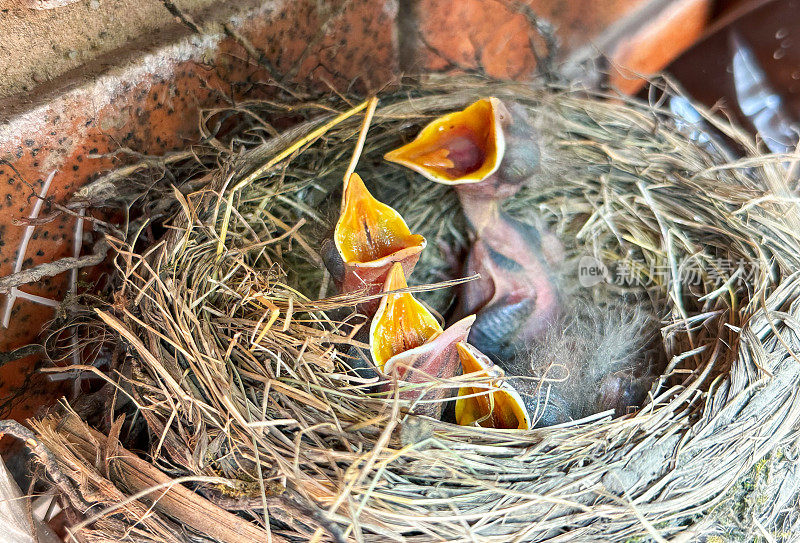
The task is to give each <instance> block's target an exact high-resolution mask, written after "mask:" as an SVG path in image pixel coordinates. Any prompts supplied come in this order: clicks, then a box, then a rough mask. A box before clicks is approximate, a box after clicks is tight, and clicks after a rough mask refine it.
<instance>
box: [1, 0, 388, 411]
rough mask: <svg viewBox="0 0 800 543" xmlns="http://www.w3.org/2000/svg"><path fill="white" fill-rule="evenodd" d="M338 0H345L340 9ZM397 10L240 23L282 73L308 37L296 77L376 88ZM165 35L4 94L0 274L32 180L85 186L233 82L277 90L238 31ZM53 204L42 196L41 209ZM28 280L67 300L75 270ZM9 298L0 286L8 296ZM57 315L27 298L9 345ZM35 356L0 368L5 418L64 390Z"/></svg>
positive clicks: (267, 11)
mask: <svg viewBox="0 0 800 543" xmlns="http://www.w3.org/2000/svg"><path fill="white" fill-rule="evenodd" d="M267 5H268V6H275V5H276V3H274V2H269V3H267ZM338 5H344V6H345V9H344V10H343V11H341V10H340V11H337V9H336V7H335V6H338ZM321 10H322V11H321ZM395 14H396V5H395V3H394V1H393V0H386V1H381V2H377V1H373V0H352V1H349V2H345V1H344V0H342V2H316V1H314V0H305V1H302V2H296V3H290V2H286V3H285V4H284V5H283V7H281V8H274V7H272V8H263V9H261V10H257V11H255V12H252V13H250V15H249V16H248V17H247V18H245V19H244V20H243V21H241V23H239V27H240V28H239V31H240V32H241V34H242V35H244V36H245V37H246V38H247V39H248V40H249V41H250V42H251V43H252V44H253V45H254V46H256V47H261V48H263V49H264V51H265V53H266V58H267V59H268V60H270V62H271V63H272V64H273V65H275V66H276V68H277V69H278V70H279V71H282V72H286V71H289V70H290V69H291V67H292V66H294V65H295V63H296V61H297V60H298V59H299V58H300V57H301V55H302V54H303V52H304V51H306V48H307V45H308V44H310V47H308V51H307V58H305V60H303V62H302V63H301V66H300V69H299V71H298V74H297V77H296V78H297V79H302V80H305V81H306V82H310V83H311V84H313V85H317V86H320V87H323V86H326V85H328V84H332V85H335V86H338V87H339V88H340V89H344V88H346V87H347V86H348V85H349V84H350V83H351V82H353V81H355V84H356V85H357V86H358V87H361V88H362V89H377V88H379V87H380V86H382V85H384V84H385V83H386V82H387V81H389V80H390V79H391V78H392V77H393V76H394V75H395V73H396V70H397V60H396V59H397V51H396V35H395V32H394V18H395ZM331 15H334V16H333V18H331V17H330V16H331ZM324 21H329V22H328V23H327V25H326V26H325V32H324V34H323V35H322V36H320V37H318V36H317V34H316V30H318V29H319V28H320V26H322V23H323V22H324ZM164 35H165V36H169V38H168V41H167V39H165V41H164V42H162V43H161V44H160V45H158V46H155V47H151V46H148V47H149V48H142V49H137V48H136V47H135V46H133V45H132V46H131V47H130V48H129V49H128V51H127V52H126V53H124V55H118V56H111V57H107V58H104V59H102V60H101V61H100V62H98V63H96V64H95V65H94V66H88V67H86V68H85V69H84V70H83V71H82V72H81V73H78V74H72V75H71V76H69V77H64V78H61V79H59V80H56V81H55V82H53V83H51V84H48V89H47V90H44V89H42V90H40V91H39V92H38V93H33V95H32V97H27V96H26V97H24V98H23V97H15V98H12V99H11V100H6V101H5V103H3V102H0V112H3V113H2V116H3V117H5V118H0V158H2V159H4V160H7V161H8V162H9V163H11V164H13V165H14V167H15V168H16V170H17V172H19V176H18V175H16V174H15V173H14V171H13V170H12V168H10V167H9V166H7V165H4V164H2V163H0V206H2V208H3V211H2V212H0V276H3V275H6V274H8V273H10V272H11V271H12V270H13V265H14V260H15V255H16V250H17V247H18V246H19V243H20V239H21V236H22V234H23V231H24V227H23V226H19V225H16V224H14V222H15V220H17V219H20V218H24V217H27V215H28V213H29V211H30V209H31V206H32V205H33V201H34V200H33V199H32V198H31V195H32V190H31V187H30V186H29V185H28V183H30V184H31V185H32V186H33V187H34V188H36V189H37V190H38V187H40V185H41V182H42V180H43V179H45V178H46V176H47V175H48V174H49V173H50V172H51V171H52V170H54V169H57V170H58V173H57V174H56V176H55V178H54V180H53V183H52V185H51V187H50V190H49V191H48V196H52V197H53V198H54V201H56V202H61V203H63V202H66V201H67V200H68V199H69V198H70V196H71V194H72V193H73V192H74V191H75V190H76V189H78V188H79V187H81V186H82V185H84V184H85V183H87V182H88V181H89V180H91V179H92V178H93V177H96V176H97V175H98V174H99V173H101V172H103V171H106V170H108V169H109V168H110V167H111V166H113V165H116V164H118V160H116V159H111V158H91V157H90V156H89V155H91V154H98V153H100V154H102V153H109V152H112V151H114V150H117V149H118V148H119V147H121V146H123V147H130V148H132V149H134V150H135V151H138V152H142V153H148V154H157V153H163V152H164V151H166V150H168V149H172V148H176V147H181V146H185V145H186V144H187V143H188V142H191V141H193V140H195V139H196V138H197V136H198V134H197V115H198V109H199V108H200V107H208V106H214V105H219V104H222V103H224V96H225V95H228V94H231V93H234V94H235V95H236V96H237V97H245V96H263V95H264V94H265V93H266V92H268V89H267V86H266V85H264V83H265V82H266V81H267V79H268V74H267V73H266V70H264V68H263V67H260V66H259V65H258V64H257V63H256V62H255V61H254V60H253V59H249V58H248V55H247V53H246V51H245V50H244V49H243V48H242V46H241V45H239V44H238V43H237V42H236V41H234V40H233V39H232V38H226V37H223V36H221V35H220V36H216V37H204V38H198V37H196V36H191V37H190V36H188V31H186V30H185V29H183V28H182V27H176V28H175V29H174V32H172V33H169V32H168V33H165V34H164ZM182 39H183V41H181V40H182ZM212 64H213V65H212ZM108 66H112V67H111V68H109V67H108ZM215 68H216V69H215ZM23 100H25V102H23ZM49 211H50V209H48V207H47V206H45V207H44V208H43V209H42V213H41V214H42V215H46V214H47V213H48V212H49ZM74 224H75V223H74V220H73V219H72V218H69V217H64V216H62V217H59V218H58V219H56V220H55V221H53V222H50V223H48V224H44V225H41V226H37V227H36V230H35V232H36V234H37V239H35V240H31V242H30V245H29V247H28V251H27V254H26V258H27V257H29V258H30V261H27V262H26V264H25V267H30V266H32V265H35V264H39V263H42V262H49V261H53V260H55V259H58V258H61V257H63V256H68V255H70V254H71V251H72V242H73V240H72V232H73V229H74ZM23 290H25V291H27V292H31V293H35V294H37V295H40V296H45V297H48V298H52V299H55V300H61V299H62V298H63V296H64V295H65V293H66V290H67V277H66V274H63V275H62V276H59V277H54V278H52V279H48V280H46V281H42V282H41V284H38V285H30V286H27V287H23ZM4 298H5V297H4V296H0V307H2V304H4V303H5V300H4ZM52 317H53V310H52V309H51V308H48V307H44V306H41V305H35V304H32V303H30V302H28V301H25V300H18V301H17V302H16V304H15V306H14V314H13V319H12V324H11V326H10V327H9V329H8V330H3V329H0V352H2V351H8V350H10V349H13V348H15V347H18V346H20V345H24V344H27V343H29V342H31V341H33V340H35V338H36V336H37V334H38V333H39V331H40V330H41V328H42V325H43V324H44V323H45V322H46V321H47V320H49V319H51V318H52ZM34 362H35V360H34V358H33V357H29V358H27V359H24V360H20V361H17V362H16V363H14V364H8V365H6V366H4V367H2V368H0V418H4V417H8V416H12V417H15V418H18V419H19V418H24V417H27V416H29V415H31V414H32V413H33V412H34V411H35V409H36V408H37V407H38V406H39V405H41V404H43V403H47V401H48V400H49V399H50V397H52V395H54V394H57V393H59V392H60V391H59V389H58V388H56V387H53V386H48V385H47V383H45V382H43V380H42V378H41V377H40V376H35V375H33V374H32V368H33V364H34ZM34 391H35V392H34ZM18 393H19V396H16V395H17V394H18ZM12 396H13V399H12Z"/></svg>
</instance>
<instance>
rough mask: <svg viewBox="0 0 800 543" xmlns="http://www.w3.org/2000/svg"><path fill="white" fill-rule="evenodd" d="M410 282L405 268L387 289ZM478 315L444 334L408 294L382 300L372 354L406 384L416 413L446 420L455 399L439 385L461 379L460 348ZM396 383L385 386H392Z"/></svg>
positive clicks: (395, 272)
mask: <svg viewBox="0 0 800 543" xmlns="http://www.w3.org/2000/svg"><path fill="white" fill-rule="evenodd" d="M406 286H407V285H406V280H405V277H404V275H403V269H402V267H401V266H400V264H395V265H394V266H393V267H392V269H391V271H390V272H389V277H388V278H387V280H386V284H385V287H384V290H386V291H391V290H397V289H402V288H405V287H406ZM473 322H475V315H470V316H469V317H465V318H463V319H461V320H460V321H458V322H456V323H455V324H453V325H452V326H449V327H448V328H446V329H445V330H442V327H441V326H439V323H438V322H436V319H435V318H434V317H433V315H432V314H431V313H430V311H428V310H427V309H425V306H423V305H422V304H421V303H419V302H418V301H417V300H415V299H414V297H413V296H412V295H411V294H409V293H402V294H399V293H398V294H387V295H385V296H384V297H383V298H382V299H381V304H380V307H378V311H377V313H375V318H374V319H373V320H372V326H371V327H370V350H371V352H372V359H373V360H374V361H375V365H376V366H377V367H378V368H379V369H380V370H381V372H383V373H384V374H385V375H387V376H393V377H395V378H396V379H397V380H398V381H402V382H403V383H406V384H407V385H413V384H418V385H425V384H427V385H430V386H407V385H403V387H402V388H401V390H400V391H399V397H400V398H401V399H403V400H409V401H411V402H413V403H414V413H416V414H418V415H427V416H429V417H432V418H435V419H439V418H441V413H442V407H443V405H444V402H445V401H446V400H447V398H448V397H449V396H450V389H449V388H448V387H447V386H439V385H438V383H439V382H440V381H443V380H446V379H451V378H453V377H455V376H456V374H457V373H458V369H459V365H460V362H459V358H458V351H457V350H456V347H455V346H456V344H457V343H458V342H459V341H466V339H467V336H468V335H469V330H470V327H471V326H472V323H473ZM393 382H394V381H387V382H385V383H384V384H383V385H382V389H383V390H384V391H389V390H391V389H392V388H393V386H394V384H393Z"/></svg>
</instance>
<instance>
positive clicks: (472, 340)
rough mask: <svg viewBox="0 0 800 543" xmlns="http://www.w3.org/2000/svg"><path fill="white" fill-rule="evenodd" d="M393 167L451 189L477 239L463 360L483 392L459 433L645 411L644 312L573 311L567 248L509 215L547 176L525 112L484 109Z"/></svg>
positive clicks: (446, 124)
mask: <svg viewBox="0 0 800 543" xmlns="http://www.w3.org/2000/svg"><path fill="white" fill-rule="evenodd" d="M385 158H386V159H387V160H390V161H393V162H397V163H399V164H402V165H405V166H408V167H409V168H411V169H413V170H415V171H417V172H419V173H421V174H422V175H424V176H425V177H427V178H428V179H431V180H433V181H436V182H438V183H444V184H448V185H453V186H455V188H456V191H457V194H458V197H459V200H460V202H461V206H462V208H463V211H464V214H465V215H466V217H467V219H468V220H469V222H470V225H471V226H472V228H473V229H474V233H475V241H474V243H473V245H472V247H471V250H470V252H469V255H468V258H467V263H466V273H467V274H468V275H472V274H475V273H479V274H480V275H481V279H480V280H477V281H471V282H469V283H467V284H466V285H465V288H464V290H463V292H462V293H461V296H460V314H462V315H463V314H469V313H473V312H475V313H477V319H476V321H475V323H474V325H473V326H472V331H471V333H470V335H469V341H468V343H469V345H462V346H461V349H460V355H461V361H462V365H463V369H464V372H465V373H473V372H478V373H479V374H480V373H481V372H482V373H483V374H484V375H485V376H486V378H485V381H484V382H485V383H486V384H487V385H486V386H480V383H479V384H478V385H476V386H471V387H462V389H461V391H460V392H459V399H458V400H457V402H456V421H457V422H458V423H459V424H471V425H474V424H479V425H481V426H490V427H499V428H521V429H524V428H530V427H531V426H536V427H540V426H549V425H553V424H559V423H563V422H567V421H569V420H574V419H578V418H582V417H585V416H587V415H590V414H592V413H596V412H600V411H605V410H609V409H612V410H614V411H615V413H616V414H618V415H619V414H623V413H625V412H626V411H627V410H628V409H629V408H630V407H633V406H638V405H640V402H641V401H642V400H643V398H644V393H645V392H646V390H647V389H648V388H649V386H650V383H651V382H652V379H653V375H652V374H651V372H650V371H649V370H650V368H649V365H648V364H647V357H646V356H644V355H643V349H642V346H643V345H644V342H643V341H642V339H641V338H642V337H644V336H646V333H645V329H644V328H645V327H644V325H643V320H644V319H642V318H640V316H641V315H640V312H639V311H638V310H637V311H634V312H633V314H634V315H637V316H636V317H635V318H632V319H627V320H626V319H624V318H623V317H622V316H621V314H619V313H618V312H616V311H614V310H604V309H600V308H594V309H592V310H589V309H585V308H584V306H583V305H582V304H578V303H575V301H574V300H573V301H570V300H566V299H565V294H564V292H561V289H559V283H558V281H557V277H556V275H555V273H554V271H553V268H552V264H553V263H554V258H553V255H557V254H559V253H560V244H558V243H557V242H556V241H555V240H554V239H553V238H552V236H550V235H549V234H547V233H542V232H540V231H539V230H537V229H535V228H533V227H532V226H529V225H527V224H523V223H521V222H519V221H516V220H514V219H513V218H511V217H510V216H508V215H507V214H506V213H505V212H503V210H502V208H501V206H502V203H503V201H504V200H506V199H508V198H510V197H512V196H514V195H515V194H516V193H517V191H518V190H519V189H520V188H521V187H522V186H523V185H525V184H527V185H529V186H530V185H531V184H532V183H534V182H535V181H532V180H538V178H539V177H540V175H541V172H540V150H539V142H538V138H537V134H536V130H535V129H534V127H533V124H532V123H531V122H530V120H529V119H528V118H527V116H526V114H525V111H524V109H523V108H521V107H519V106H517V105H515V104H511V105H510V106H508V107H507V106H506V105H505V104H503V102H501V101H500V100H498V99H496V98H487V99H483V100H479V101H478V102H476V103H474V104H472V105H470V106H468V107H467V108H465V109H464V110H462V111H458V112H455V113H451V114H449V115H445V116H443V117H440V118H439V119H436V120H435V121H433V122H432V123H430V124H429V125H427V126H426V127H425V128H423V130H422V131H421V132H420V134H419V135H418V136H417V138H416V139H415V140H414V141H412V142H411V143H409V144H407V145H405V146H403V147H401V148H399V149H396V150H394V151H391V152H390V153H387V154H386V156H385ZM568 306H569V307H568ZM585 307H588V306H585ZM582 308H583V309H582ZM642 314H643V313H642ZM485 355H488V356H485ZM493 363H496V364H497V366H495V365H494V364H493ZM556 369H558V370H560V372H557V375H554V370H556ZM503 370H505V373H506V374H507V375H508V376H509V377H505V376H504V374H503Z"/></svg>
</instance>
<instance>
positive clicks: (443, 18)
mask: <svg viewBox="0 0 800 543" xmlns="http://www.w3.org/2000/svg"><path fill="white" fill-rule="evenodd" d="M644 3H646V2H645V0H570V1H569V2H566V1H559V0H526V1H525V2H524V4H525V5H527V6H528V7H530V8H531V9H532V10H533V12H534V13H536V14H537V15H538V16H539V17H541V18H542V19H545V20H547V21H549V22H551V23H552V24H553V26H554V27H555V28H556V29H557V34H558V38H559V41H560V43H561V48H562V53H563V54H566V53H568V52H570V51H573V50H575V49H577V48H578V47H581V46H585V45H587V44H589V43H590V42H591V41H592V40H593V39H594V38H597V37H598V36H600V35H601V34H602V33H603V31H604V30H606V29H607V28H608V27H609V26H611V25H613V24H614V23H616V22H617V21H618V20H619V19H621V18H623V17H625V16H626V15H629V14H630V13H632V12H634V11H635V10H636V9H637V8H639V7H640V6H641V5H642V4H644ZM512 6H514V3H513V2H502V1H497V0H462V1H458V2H452V1H450V0H420V1H419V3H418V5H417V8H416V10H415V15H416V17H417V19H418V27H419V36H418V40H419V42H420V50H419V54H418V55H417V57H416V58H415V59H414V60H413V61H412V62H410V64H411V65H412V66H417V67H419V66H423V67H425V68H429V69H433V70H438V69H443V68H446V67H448V66H449V65H451V64H457V65H460V66H464V67H475V66H482V67H483V68H484V69H485V70H486V72H487V73H489V74H490V75H493V76H495V77H503V78H525V77H527V76H529V75H530V74H532V73H533V72H534V69H535V67H536V60H535V57H534V54H533V51H532V48H531V41H530V40H531V38H533V39H534V40H535V43H537V44H538V46H539V47H542V50H544V49H543V48H544V45H543V43H542V42H541V40H540V38H538V34H537V32H536V30H535V29H534V28H532V26H531V24H530V22H529V20H528V19H527V18H526V17H525V15H524V14H523V13H521V12H520V10H519V9H517V8H514V7H512Z"/></svg>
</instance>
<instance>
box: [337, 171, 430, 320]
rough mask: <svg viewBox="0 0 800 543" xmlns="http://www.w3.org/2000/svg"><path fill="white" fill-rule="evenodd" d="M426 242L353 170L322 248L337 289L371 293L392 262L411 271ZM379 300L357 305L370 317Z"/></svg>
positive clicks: (377, 290)
mask: <svg viewBox="0 0 800 543" xmlns="http://www.w3.org/2000/svg"><path fill="white" fill-rule="evenodd" d="M425 245H426V241H425V238H424V237H422V236H420V235H419V234H412V233H411V231H410V230H409V229H408V226H407V225H406V222H405V221H404V220H403V217H402V216H401V215H400V214H399V213H398V212H397V211H395V210H394V209H392V208H391V207H389V206H388V205H386V204H384V203H382V202H379V201H378V200H376V199H375V198H374V197H373V196H372V194H370V192H369V190H367V187H366V185H364V181H362V179H361V177H360V176H359V175H358V174H356V173H354V174H352V175H351V176H350V177H349V178H348V179H347V180H346V181H345V185H344V191H343V194H342V205H341V212H340V215H339V220H338V221H337V222H336V228H335V229H334V233H333V239H332V240H327V242H326V243H324V244H323V247H322V251H321V252H322V259H323V261H324V263H325V266H326V267H327V268H328V271H329V272H330V274H331V277H332V278H333V281H334V283H335V284H336V286H337V288H338V289H339V292H340V293H342V294H350V293H353V292H363V293H364V294H365V295H370V294H378V293H380V292H381V290H382V288H383V285H384V283H385V282H386V278H387V277H388V274H389V270H390V269H391V268H392V266H393V265H394V264H396V263H399V264H400V265H401V266H402V268H403V272H404V273H405V275H406V276H408V275H410V274H411V272H412V271H413V269H414V266H415V265H416V264H417V261H418V260H419V257H420V254H421V253H422V250H423V249H424V248H425ZM379 303H380V299H379V298H376V299H373V300H370V301H367V302H364V303H362V304H361V305H360V309H361V310H362V311H363V312H364V313H366V315H367V316H368V317H369V316H371V315H372V314H373V313H374V312H375V310H376V309H377V308H378V304H379Z"/></svg>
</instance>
